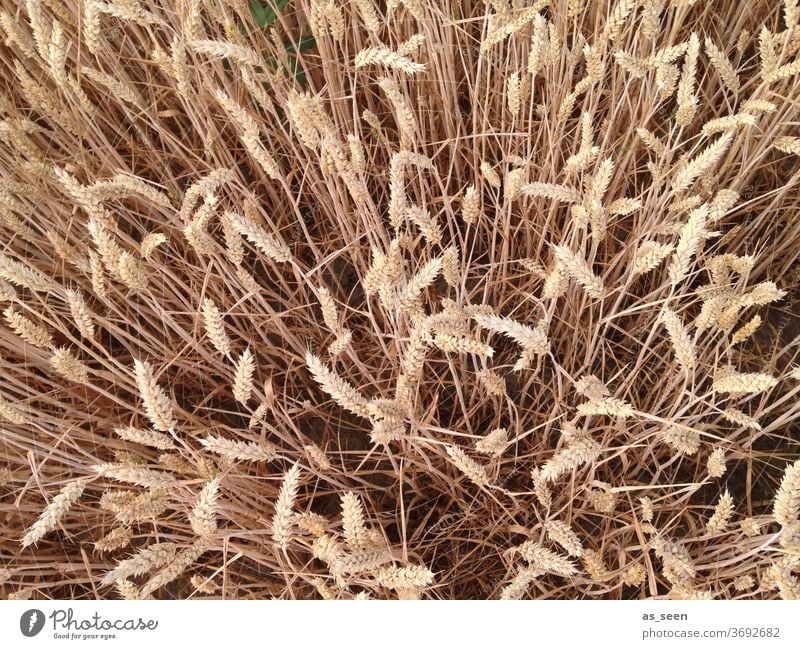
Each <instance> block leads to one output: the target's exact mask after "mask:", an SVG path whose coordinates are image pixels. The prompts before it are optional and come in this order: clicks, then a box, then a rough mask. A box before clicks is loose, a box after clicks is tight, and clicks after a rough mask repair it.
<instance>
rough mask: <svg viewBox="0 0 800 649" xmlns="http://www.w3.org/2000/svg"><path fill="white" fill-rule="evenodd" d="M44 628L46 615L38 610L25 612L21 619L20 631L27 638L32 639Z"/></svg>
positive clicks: (33, 609)
mask: <svg viewBox="0 0 800 649" xmlns="http://www.w3.org/2000/svg"><path fill="white" fill-rule="evenodd" d="M43 628H44V613H42V612H41V611H40V610H39V609H38V608H32V609H30V610H27V611H25V612H24V613H23V614H22V617H20V618H19V630H20V631H22V635H24V636H25V637H26V638H32V637H33V636H35V635H36V634H38V633H39V632H40V631H41V630H42V629H43Z"/></svg>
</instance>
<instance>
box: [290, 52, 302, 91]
mask: <svg viewBox="0 0 800 649" xmlns="http://www.w3.org/2000/svg"><path fill="white" fill-rule="evenodd" d="M288 72H290V73H291V74H292V75H293V76H294V78H295V79H297V81H298V83H300V84H302V85H305V83H306V73H305V72H303V70H302V69H301V68H300V63H299V62H298V60H297V57H296V56H295V55H294V54H289V70H288Z"/></svg>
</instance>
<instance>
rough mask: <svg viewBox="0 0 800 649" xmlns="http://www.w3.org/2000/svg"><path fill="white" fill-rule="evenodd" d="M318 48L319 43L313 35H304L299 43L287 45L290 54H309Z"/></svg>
mask: <svg viewBox="0 0 800 649" xmlns="http://www.w3.org/2000/svg"><path fill="white" fill-rule="evenodd" d="M316 46H317V41H315V40H314V37H313V36H312V35H311V34H303V35H302V36H301V37H300V40H299V41H297V43H292V42H289V43H286V51H287V52H289V54H294V53H295V52H308V50H311V49H314V48H315V47H316Z"/></svg>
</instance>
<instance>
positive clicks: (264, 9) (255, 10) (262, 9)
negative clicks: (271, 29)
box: [250, 0, 289, 27]
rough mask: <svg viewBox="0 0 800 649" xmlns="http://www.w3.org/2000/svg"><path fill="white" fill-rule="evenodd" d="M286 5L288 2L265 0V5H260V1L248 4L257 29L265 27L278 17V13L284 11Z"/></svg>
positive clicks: (287, 0) (284, 0) (283, 0)
mask: <svg viewBox="0 0 800 649" xmlns="http://www.w3.org/2000/svg"><path fill="white" fill-rule="evenodd" d="M287 4H289V0H266V4H262V3H261V0H253V1H252V2H251V3H250V13H251V14H252V15H253V20H255V21H256V24H257V25H258V26H259V27H266V26H267V25H269V24H270V23H271V22H272V21H274V20H275V19H276V18H277V17H278V12H279V11H281V10H282V9H285V8H286V5H287Z"/></svg>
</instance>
